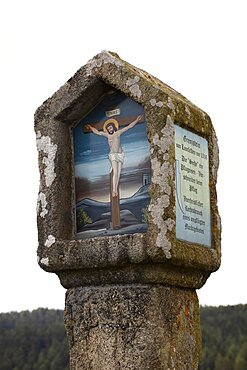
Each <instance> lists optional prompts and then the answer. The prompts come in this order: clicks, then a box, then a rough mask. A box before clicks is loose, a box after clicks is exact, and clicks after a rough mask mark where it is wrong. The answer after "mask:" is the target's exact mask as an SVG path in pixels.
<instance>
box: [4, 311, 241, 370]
mask: <svg viewBox="0 0 247 370" xmlns="http://www.w3.org/2000/svg"><path fill="white" fill-rule="evenodd" d="M201 328H202V345H203V350H202V360H201V363H200V367H199V369H200V370H246V369H247V305H237V306H225V307H223V306H222V307H201ZM68 363H69V355H68V341H67V337H66V333H65V328H64V323H63V311H61V310H48V309H44V308H39V309H37V310H34V311H32V312H30V311H23V312H20V313H17V312H10V313H2V314H0V369H1V370H69V365H68Z"/></svg>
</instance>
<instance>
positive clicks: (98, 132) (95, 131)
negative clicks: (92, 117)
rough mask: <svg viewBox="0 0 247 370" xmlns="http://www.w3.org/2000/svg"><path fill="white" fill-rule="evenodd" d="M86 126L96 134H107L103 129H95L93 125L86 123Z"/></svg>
mask: <svg viewBox="0 0 247 370" xmlns="http://www.w3.org/2000/svg"><path fill="white" fill-rule="evenodd" d="M86 128H87V129H88V130H90V131H92V132H93V133H94V134H96V135H99V136H105V137H107V134H106V133H105V132H103V131H99V130H97V128H95V127H93V126H91V125H86Z"/></svg>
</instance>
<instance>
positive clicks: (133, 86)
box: [126, 76, 142, 98]
mask: <svg viewBox="0 0 247 370" xmlns="http://www.w3.org/2000/svg"><path fill="white" fill-rule="evenodd" d="M139 80H140V77H138V76H135V77H134V78H128V80H127V82H126V85H127V86H128V87H129V90H130V92H131V94H132V95H133V96H135V97H137V98H140V97H141V96H142V92H141V90H140V87H139V85H138V84H137V82H139Z"/></svg>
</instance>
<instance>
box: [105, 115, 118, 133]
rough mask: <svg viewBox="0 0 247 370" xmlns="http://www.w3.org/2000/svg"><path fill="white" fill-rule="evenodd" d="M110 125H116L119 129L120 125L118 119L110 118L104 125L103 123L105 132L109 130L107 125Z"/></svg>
mask: <svg viewBox="0 0 247 370" xmlns="http://www.w3.org/2000/svg"><path fill="white" fill-rule="evenodd" d="M109 125H113V126H115V128H116V129H118V127H119V123H118V121H117V120H116V119H114V118H110V119H108V120H106V121H105V123H104V125H103V131H104V132H107V126H109Z"/></svg>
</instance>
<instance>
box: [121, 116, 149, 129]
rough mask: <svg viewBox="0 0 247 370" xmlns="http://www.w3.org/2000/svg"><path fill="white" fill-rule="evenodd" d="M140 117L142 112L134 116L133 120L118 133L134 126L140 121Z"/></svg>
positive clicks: (141, 117)
mask: <svg viewBox="0 0 247 370" xmlns="http://www.w3.org/2000/svg"><path fill="white" fill-rule="evenodd" d="M142 119H143V115H142V114H140V115H139V116H137V118H136V119H135V120H134V121H133V122H131V123H130V124H129V125H128V126H126V127H124V128H122V129H121V130H119V132H120V134H122V133H124V132H126V131H128V130H129V129H130V128H132V127H134V126H135V125H136V124H137V122H140V121H141V120H142Z"/></svg>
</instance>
